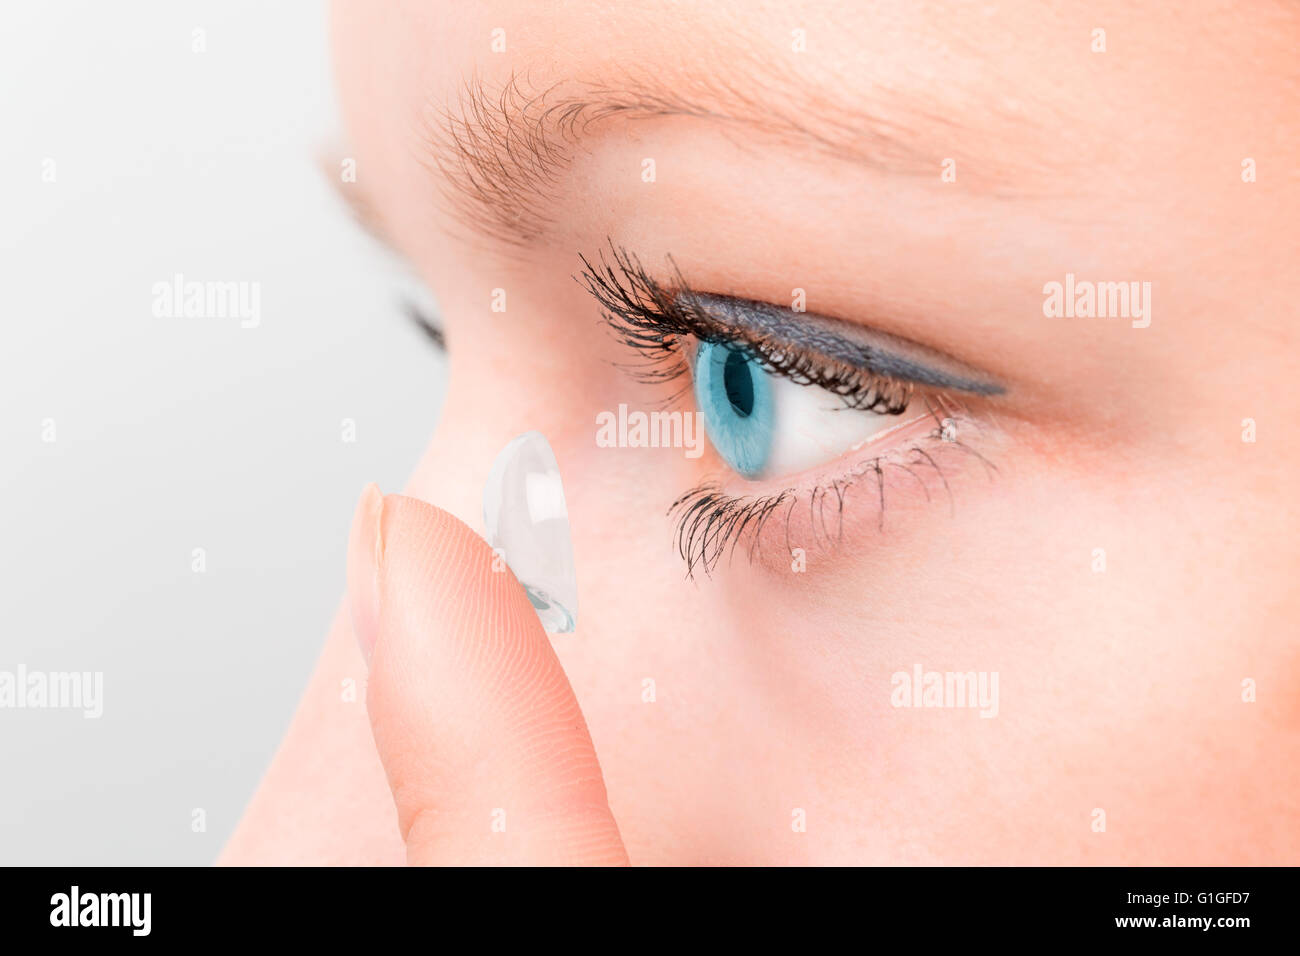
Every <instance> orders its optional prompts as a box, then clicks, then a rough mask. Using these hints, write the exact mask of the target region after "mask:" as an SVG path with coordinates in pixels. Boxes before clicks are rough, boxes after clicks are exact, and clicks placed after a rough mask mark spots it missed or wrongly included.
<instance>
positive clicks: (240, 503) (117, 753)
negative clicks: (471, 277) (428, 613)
mask: <svg viewBox="0 0 1300 956" xmlns="http://www.w3.org/2000/svg"><path fill="white" fill-rule="evenodd" d="M196 29H201V30H203V31H205V37H204V38H205V41H206V46H207V49H206V52H202V53H197V52H194V50H193V49H192V46H193V43H194V31H195V30H196ZM326 29H327V28H326V12H325V9H324V5H323V4H318V3H313V2H283V0H278V2H274V3H268V2H255V0H242V2H235V0H219V2H188V0H185V2H181V0H165V2H164V0H158V2H151V3H145V2H138V0H136V2H131V3H126V4H118V3H103V2H94V0H86V2H77V3H73V2H66V0H52V2H30V3H23V2H16V0H6V2H5V3H4V4H3V5H0V294H2V295H3V298H2V299H0V302H3V308H4V312H5V314H4V321H3V339H2V340H0V626H2V627H3V631H2V632H0V670H5V671H10V672H13V671H15V670H16V669H17V667H18V665H20V664H22V665H25V666H26V667H27V668H28V669H29V670H41V671H74V670H75V671H102V672H103V675H104V714H103V717H102V718H100V719H99V720H87V719H85V718H83V717H82V715H81V714H80V713H79V712H68V711H57V710H13V709H0V863H8V864H14V863H21V864H206V863H210V862H211V861H212V860H213V859H215V857H216V855H217V853H218V852H219V850H220V848H221V845H222V844H223V842H224V841H225V839H226V837H227V836H228V835H229V834H230V832H231V830H232V828H233V827H234V825H235V822H236V821H237V819H238V817H239V814H240V813H241V811H242V809H243V806H244V804H245V803H246V801H247V800H248V797H249V795H250V794H251V793H252V791H253V789H254V787H255V786H256V784H257V781H258V779H259V778H260V776H261V774H262V772H263V771H264V770H265V768H266V766H267V764H268V762H269V760H270V758H271V756H272V754H273V753H274V751H275V748H276V745H277V744H278V742H279V739H280V737H281V735H282V734H283V732H284V730H285V728H286V726H287V725H288V722H289V719H290V716H291V714H292V712H293V709H294V707H295V705H296V702H297V698H298V696H299V694H300V692H301V690H302V688H303V687H304V686H305V683H306V680H307V677H308V675H309V673H310V671H311V668H312V665H313V662H314V659H315V657H316V654H317V652H318V651H319V649H320V647H321V644H322V642H323V639H324V636H325V633H326V630H327V628H328V626H329V624H330V621H331V619H332V617H333V614H334V612H335V610H336V608H337V606H338V602H339V599H340V596H341V594H342V589H343V574H344V544H345V540H346V535H347V528H348V524H349V522H350V519H351V515H352V509H353V507H354V505H355V503H356V500H357V497H358V495H359V494H360V491H361V489H362V487H363V486H364V484H365V483H366V482H367V481H370V480H375V481H378V482H379V483H380V484H381V486H383V487H385V488H387V489H392V490H396V489H400V487H401V486H402V485H403V484H404V482H405V479H406V476H407V473H408V470H409V469H410V468H411V467H412V466H413V465H414V463H415V461H416V459H417V457H418V455H419V452H420V450H421V447H422V444H423V442H424V441H425V439H426V437H427V436H428V434H429V432H430V430H431V429H432V427H433V424H434V421H435V419H436V416H437V412H438V407H439V404H440V401H441V395H442V389H443V382H444V371H445V364H444V360H443V359H442V358H441V357H439V356H438V355H437V353H436V352H435V351H433V349H432V348H431V347H430V346H429V345H428V344H427V343H426V341H425V339H424V338H423V337H422V336H421V335H420V334H419V333H418V331H417V330H416V329H415V328H414V326H412V325H411V324H409V323H408V322H407V320H405V319H404V318H403V316H402V314H401V310H400V308H399V307H398V302H399V296H400V294H401V291H402V287H401V282H400V281H399V278H398V272H397V270H396V269H395V268H394V267H393V266H392V265H391V264H389V263H386V262H385V260H384V259H383V257H382V256H381V255H380V254H379V253H378V251H377V250H376V249H375V247H374V246H373V244H372V243H370V242H369V241H368V240H367V239H364V238H363V237H361V235H360V234H359V233H358V231H357V230H356V228H355V227H354V226H353V225H352V224H351V222H350V221H349V219H348V216H347V214H346V213H345V212H344V210H343V209H342V207H341V205H340V203H339V202H338V201H337V200H336V199H335V198H334V196H333V195H332V192H331V189H330V186H329V184H328V182H326V180H325V174H322V173H321V172H320V167H319V163H318V161H317V159H316V156H317V154H318V153H319V152H321V151H322V150H325V149H329V148H330V147H333V146H336V145H338V144H339V143H340V142H341V140H340V136H341V133H340V130H339V127H338V124H337V118H336V114H335V105H334V90H333V85H332V80H331V77H330V69H329V62H328V49H327V35H326ZM343 154H344V155H346V148H344V149H343ZM46 159H53V160H54V162H55V167H54V168H55V174H56V180H55V181H54V182H52V183H47V182H43V181H42V171H43V170H44V169H45V168H47V167H46V166H45V165H44V162H45V160H46ZM178 272H179V273H182V274H183V275H184V276H185V277H186V278H187V279H194V280H215V281H236V282H241V281H242V282H258V283H260V284H261V297H262V301H261V311H262V316H261V324H260V326H259V327H257V328H241V327H240V323H239V320H238V319H237V318H228V319H225V318H204V319H162V318H156V317H155V316H154V315H153V311H152V305H153V294H152V287H153V285H154V283H156V282H166V281H170V280H171V278H172V276H173V275H174V274H176V273H178ZM47 419H52V420H53V421H54V426H55V436H56V440H55V441H53V442H45V441H43V440H42V428H43V423H44V422H45V420H47ZM344 419H353V420H354V421H355V423H356V440H355V442H353V443H347V442H345V441H343V439H342V435H343V432H342V422H343V420H344ZM195 548H203V549H204V550H205V552H206V564H207V570H206V572H205V573H195V572H194V571H193V570H192V569H191V566H192V554H193V551H194V549H195ZM196 808H201V809H203V810H204V811H205V813H206V819H207V830H206V832H202V833H196V832H194V831H193V829H192V826H191V821H192V813H193V811H194V810H195V809H196Z"/></svg>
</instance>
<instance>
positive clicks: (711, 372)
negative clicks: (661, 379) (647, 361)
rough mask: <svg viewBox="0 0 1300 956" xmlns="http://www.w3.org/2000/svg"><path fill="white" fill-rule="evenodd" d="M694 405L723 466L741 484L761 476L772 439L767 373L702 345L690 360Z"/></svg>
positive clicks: (722, 348)
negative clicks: (743, 479)
mask: <svg viewBox="0 0 1300 956" xmlns="http://www.w3.org/2000/svg"><path fill="white" fill-rule="evenodd" d="M695 401H696V403H697V405H698V407H699V409H700V413H701V414H703V415H704V427H705V428H706V429H707V430H708V433H709V440H710V441H712V442H713V447H714V448H716V449H717V450H718V454H720V455H721V456H722V457H723V458H724V459H725V460H726V462H727V464H728V466H730V467H731V468H732V469H734V470H735V471H736V472H737V473H738V474H741V475H744V476H745V477H746V478H753V477H755V476H756V475H758V474H759V473H761V472H762V471H763V469H764V468H765V467H766V466H767V461H768V458H769V456H770V455H771V453H772V439H773V437H774V433H775V427H774V426H775V419H774V415H773V405H772V383H771V378H770V376H769V375H768V373H767V372H765V371H763V368H762V367H761V366H760V365H759V364H758V363H757V362H755V361H754V360H753V359H752V358H750V357H749V356H748V355H747V354H746V353H745V352H743V351H741V350H739V349H733V348H730V347H728V346H726V345H715V344H713V343H712V342H703V343H701V344H700V350H699V352H698V353H696V357H695Z"/></svg>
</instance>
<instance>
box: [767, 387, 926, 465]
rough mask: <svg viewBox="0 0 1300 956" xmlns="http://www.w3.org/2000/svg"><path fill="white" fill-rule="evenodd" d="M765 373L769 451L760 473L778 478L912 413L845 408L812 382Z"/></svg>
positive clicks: (845, 448)
mask: <svg viewBox="0 0 1300 956" xmlns="http://www.w3.org/2000/svg"><path fill="white" fill-rule="evenodd" d="M760 374H763V375H767V377H768V382H769V384H770V385H771V389H772V450H771V452H770V453H769V454H768V459H767V464H766V466H764V468H763V472H762V474H761V475H759V476H758V477H760V478H781V477H785V476H786V475H793V474H797V473H798V472H801V471H805V470H807V469H809V468H815V467H816V466H817V465H821V464H825V463H826V462H828V461H834V460H835V459H836V458H838V457H840V456H841V455H843V454H844V453H845V452H846V451H848V450H849V449H850V448H852V447H853V446H854V445H858V444H861V443H862V442H864V441H866V440H867V439H869V438H871V437H872V436H873V435H876V434H879V433H880V432H883V431H887V430H889V429H891V428H895V427H897V426H898V425H900V424H902V423H903V422H904V421H907V420H909V419H911V418H914V417H915V416H913V415H912V414H911V413H910V411H909V412H904V413H903V414H902V415H876V414H873V413H871V412H866V411H861V410H859V409H853V408H849V407H848V406H847V405H845V404H844V401H843V399H841V398H839V397H838V396H835V395H832V394H831V393H829V392H827V391H826V390H825V389H822V388H818V387H817V386H815V385H796V384H795V383H794V382H792V381H790V380H789V379H788V378H786V377H785V376H783V375H773V374H771V373H768V372H762V373H760Z"/></svg>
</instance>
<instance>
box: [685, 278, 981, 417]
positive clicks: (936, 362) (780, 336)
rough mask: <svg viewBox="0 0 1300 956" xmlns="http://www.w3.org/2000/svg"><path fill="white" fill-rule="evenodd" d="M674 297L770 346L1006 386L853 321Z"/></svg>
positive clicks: (906, 376)
mask: <svg viewBox="0 0 1300 956" xmlns="http://www.w3.org/2000/svg"><path fill="white" fill-rule="evenodd" d="M676 298H677V300H678V301H680V302H681V303H682V304H683V305H684V306H686V307H689V308H694V309H698V310H700V311H702V312H704V313H706V314H708V315H709V316H710V317H711V318H714V319H716V320H717V321H718V322H720V323H723V324H725V325H728V326H731V327H733V328H737V329H743V330H745V331H747V332H748V333H749V334H750V335H752V336H755V337H757V338H759V339H761V340H763V341H764V342H765V343H767V344H769V345H777V346H788V347H790V348H791V349H794V350H798V351H804V352H813V353H816V354H818V355H821V356H823V357H825V358H828V359H831V360H833V361H836V362H840V363H843V364H844V365H847V366H849V367H850V368H854V369H858V370H860V371H863V372H867V373H869V374H872V375H878V376H883V377H886V378H891V379H896V380H898V381H903V382H912V383H914V384H917V385H926V386H931V387H934V388H942V389H950V390H953V391H959V392H967V393H969V394H972V395H1001V394H1002V393H1004V392H1005V391H1006V389H1005V388H1004V387H1003V386H1002V385H1000V384H998V383H997V382H996V381H994V380H993V379H992V378H991V377H989V376H988V375H985V374H984V373H982V372H980V371H978V370H976V369H973V368H971V367H970V366H968V365H965V364H964V363H962V362H959V361H958V360H957V359H954V358H951V357H950V356H947V355H944V354H943V353H941V352H937V351H935V350H933V349H930V348H927V347H925V346H923V345H919V344H917V343H915V342H911V341H908V340H907V339H902V338H899V337H898V336H895V335H890V334H889V333H887V332H880V331H878V330H875V329H871V328H868V327H866V326H862V325H858V324H856V323H853V322H846V321H844V320H842V319H834V318H830V317H829V316H823V315H816V314H814V313H809V312H799V313H796V312H793V311H792V310H790V309H785V308H781V307H780V306H776V305H772V304H771V303H768V302H757V301H754V300H752V299H737V298H732V297H729V296H720V295H712V294H709V293H699V292H685V291H684V292H680V293H678V294H677V296H676Z"/></svg>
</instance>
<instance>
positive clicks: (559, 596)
mask: <svg viewBox="0 0 1300 956" xmlns="http://www.w3.org/2000/svg"><path fill="white" fill-rule="evenodd" d="M483 525H484V527H485V528H486V530H487V542H488V544H489V545H491V546H492V548H493V550H495V551H496V552H497V553H498V554H500V555H501V556H502V557H503V558H504V560H505V563H506V564H507V565H509V566H510V570H511V571H513V572H514V575H515V577H516V578H518V579H519V583H520V584H522V585H523V586H524V590H525V591H526V592H527V593H528V599H529V600H530V601H532V602H533V607H534V608H536V609H537V616H538V617H539V618H541V621H542V626H543V627H545V628H546V630H547V631H548V632H549V633H551V634H564V633H567V632H569V631H572V630H573V629H574V627H575V626H576V625H577V620H578V581H577V575H576V574H575V572H574V566H573V539H572V537H570V534H569V512H568V509H567V508H566V507H565V504H564V485H563V483H562V482H561V481H560V466H559V465H558V464H557V463H556V461H555V453H554V452H552V451H551V446H550V443H548V442H547V440H546V436H544V435H543V434H542V433H541V432H525V433H524V434H522V435H520V436H519V437H518V438H516V439H514V440H513V441H511V442H510V443H509V444H508V445H506V447H505V448H503V449H501V452H500V453H499V454H498V455H497V458H496V461H494V462H493V463H492V470H491V472H489V474H488V479H487V484H486V485H484V486H483Z"/></svg>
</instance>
